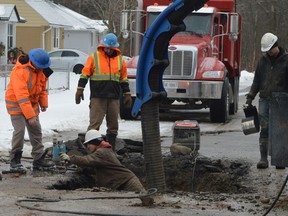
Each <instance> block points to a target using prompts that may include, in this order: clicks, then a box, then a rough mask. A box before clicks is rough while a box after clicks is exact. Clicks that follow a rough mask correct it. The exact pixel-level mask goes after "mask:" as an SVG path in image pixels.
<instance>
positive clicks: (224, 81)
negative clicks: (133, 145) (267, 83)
mask: <svg viewBox="0 0 288 216" xmlns="http://www.w3.org/2000/svg"><path fill="white" fill-rule="evenodd" d="M224 2H226V3H229V4H224ZM146 3H147V2H146ZM162 3H163V1H162ZM220 3H222V4H220ZM223 5H224V6H225V8H222V7H223ZM166 7H167V5H157V4H156V5H155V4H154V5H147V7H144V8H146V11H145V13H146V20H145V28H146V29H147V28H148V27H149V26H150V25H151V24H152V23H153V22H154V20H155V19H157V17H158V15H159V14H160V13H161V12H162V11H164V10H165V9H166ZM183 21H184V24H185V26H186V28H185V30H184V31H181V32H178V33H177V34H175V35H174V36H173V37H172V38H171V40H170V43H169V46H168V59H169V65H168V67H167V68H166V69H165V71H164V74H163V87H164V88H165V91H166V92H167V97H166V98H165V99H163V100H162V101H161V104H160V109H161V110H169V109H184V110H185V109H203V108H209V110H210V119H211V121H212V122H226V121H227V119H228V115H229V114H234V113H235V112H237V109H238V94H239V77H240V45H241V43H240V42H241V40H240V39H241V37H240V36H241V34H240V33H241V32H240V26H241V17H240V15H239V14H237V13H235V12H234V1H233V0H210V1H209V2H208V4H206V5H205V6H204V7H202V8H201V9H199V10H198V11H194V12H192V13H191V14H189V15H188V16H187V17H186V18H185V19H184V20H183ZM137 63H138V56H133V57H132V58H131V60H130V61H128V62H127V69H128V78H129V84H130V90H131V94H132V97H133V98H134V99H135V97H136V96H137V95H136V76H137ZM129 112H130V110H125V109H123V108H121V110H120V115H121V117H122V118H126V119H127V118H129V117H130V113H129Z"/></svg>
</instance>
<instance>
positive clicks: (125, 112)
mask: <svg viewBox="0 0 288 216" xmlns="http://www.w3.org/2000/svg"><path fill="white" fill-rule="evenodd" d="M134 101H135V98H134V97H132V107H133V104H134ZM132 107H131V109H127V108H125V105H124V103H123V96H122V97H120V118H121V119H125V120H132V119H136V118H134V117H133V116H132V114H131V111H132Z"/></svg>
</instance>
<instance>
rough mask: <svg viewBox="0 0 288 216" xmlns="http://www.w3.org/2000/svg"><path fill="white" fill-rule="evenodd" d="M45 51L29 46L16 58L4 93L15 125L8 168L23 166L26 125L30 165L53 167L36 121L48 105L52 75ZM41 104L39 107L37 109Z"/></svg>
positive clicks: (34, 166)
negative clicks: (30, 158)
mask: <svg viewBox="0 0 288 216" xmlns="http://www.w3.org/2000/svg"><path fill="white" fill-rule="evenodd" d="M50 63H51V62H50V58H49V55H48V53H47V52H46V51H45V50H43V49H41V48H36V49H31V50H30V51H29V53H28V55H25V54H24V55H21V56H19V57H18V59H17V62H16V65H15V66H14V67H13V69H12V71H11V74H10V82H9V84H8V88H7V90H6V94H5V101H6V108H7V111H8V114H9V115H10V118H11V122H12V125H13V128H14V131H13V137H12V149H11V152H10V169H24V167H23V165H22V164H21V157H22V150H23V146H24V134H25V127H26V128H27V131H28V134H29V138H30V142H31V145H32V152H31V155H32V157H33V168H42V167H51V166H54V163H53V162H52V161H48V160H46V159H45V158H44V157H45V153H44V145H43V144H42V129H41V125H40V122H39V113H40V110H41V111H42V112H45V111H46V109H47V107H48V93H47V89H46V83H47V81H48V77H49V76H50V75H51V74H52V72H53V71H52V70H51V69H50V68H49V66H50ZM39 106H40V109H39Z"/></svg>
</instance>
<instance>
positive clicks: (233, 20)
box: [229, 14, 239, 41]
mask: <svg viewBox="0 0 288 216" xmlns="http://www.w3.org/2000/svg"><path fill="white" fill-rule="evenodd" d="M238 24H239V16H238V14H232V15H231V16H230V34H229V39H230V40H231V41H236V40H237V39H238V33H239V25H238Z"/></svg>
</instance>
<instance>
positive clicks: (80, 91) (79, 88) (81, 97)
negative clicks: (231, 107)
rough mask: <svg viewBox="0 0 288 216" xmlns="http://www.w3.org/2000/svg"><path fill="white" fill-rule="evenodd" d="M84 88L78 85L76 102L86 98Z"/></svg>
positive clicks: (78, 102)
mask: <svg viewBox="0 0 288 216" xmlns="http://www.w3.org/2000/svg"><path fill="white" fill-rule="evenodd" d="M83 92H84V88H83V87H78V88H77V91H76V95H75V102H76V104H80V102H81V99H82V100H84V94H83Z"/></svg>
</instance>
